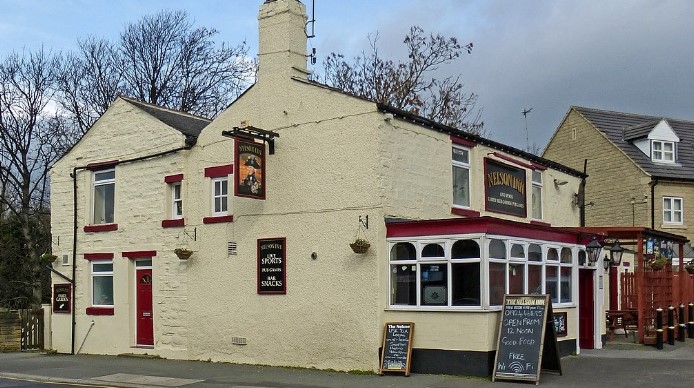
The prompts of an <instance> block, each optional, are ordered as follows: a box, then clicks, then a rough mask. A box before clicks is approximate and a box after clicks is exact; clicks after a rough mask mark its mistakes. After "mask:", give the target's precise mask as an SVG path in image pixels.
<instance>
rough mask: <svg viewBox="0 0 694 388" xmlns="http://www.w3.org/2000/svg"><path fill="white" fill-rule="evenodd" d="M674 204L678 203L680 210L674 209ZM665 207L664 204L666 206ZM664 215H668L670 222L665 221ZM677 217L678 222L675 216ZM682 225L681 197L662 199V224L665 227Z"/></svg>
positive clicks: (682, 209)
mask: <svg viewBox="0 0 694 388" xmlns="http://www.w3.org/2000/svg"><path fill="white" fill-rule="evenodd" d="M675 202H679V204H680V208H679V210H676V209H675V208H674V204H675ZM668 203H669V205H667V206H666V204H668ZM666 214H669V215H670V221H667V220H666ZM677 215H679V220H676V216H677ZM683 223H684V200H683V199H682V198H681V197H663V224H667V225H682V224H683Z"/></svg>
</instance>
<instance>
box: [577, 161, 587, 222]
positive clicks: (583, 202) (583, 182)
mask: <svg viewBox="0 0 694 388" xmlns="http://www.w3.org/2000/svg"><path fill="white" fill-rule="evenodd" d="M587 170H588V159H583V177H582V178H581V183H580V185H579V187H578V192H579V193H580V194H579V199H580V200H581V203H580V204H579V209H580V218H581V220H580V225H581V227H584V226H586V171H587Z"/></svg>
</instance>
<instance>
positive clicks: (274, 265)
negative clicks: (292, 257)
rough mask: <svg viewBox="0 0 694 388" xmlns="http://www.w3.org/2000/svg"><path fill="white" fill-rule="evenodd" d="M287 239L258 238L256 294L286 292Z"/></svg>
mask: <svg viewBox="0 0 694 388" xmlns="http://www.w3.org/2000/svg"><path fill="white" fill-rule="evenodd" d="M286 249H287V240H286V239H285V238H269V239H258V294H286V293H287V271H286V269H287V263H286V256H287V255H286Z"/></svg>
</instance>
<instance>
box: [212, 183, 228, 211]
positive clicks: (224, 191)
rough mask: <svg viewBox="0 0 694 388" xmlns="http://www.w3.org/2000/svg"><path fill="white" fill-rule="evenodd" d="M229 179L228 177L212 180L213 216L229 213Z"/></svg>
mask: <svg viewBox="0 0 694 388" xmlns="http://www.w3.org/2000/svg"><path fill="white" fill-rule="evenodd" d="M228 198H229V179H228V178H227V177H223V178H215V179H212V214H213V215H215V216H221V215H226V214H227V213H228V211H229V210H228V207H227V200H228Z"/></svg>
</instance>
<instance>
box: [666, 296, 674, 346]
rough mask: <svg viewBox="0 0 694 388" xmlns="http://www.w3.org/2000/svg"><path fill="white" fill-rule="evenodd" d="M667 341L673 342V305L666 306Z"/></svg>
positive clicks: (671, 343) (669, 343)
mask: <svg viewBox="0 0 694 388" xmlns="http://www.w3.org/2000/svg"><path fill="white" fill-rule="evenodd" d="M667 343H668V345H674V344H675V307H673V306H672V305H669V306H668V307H667Z"/></svg>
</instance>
